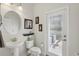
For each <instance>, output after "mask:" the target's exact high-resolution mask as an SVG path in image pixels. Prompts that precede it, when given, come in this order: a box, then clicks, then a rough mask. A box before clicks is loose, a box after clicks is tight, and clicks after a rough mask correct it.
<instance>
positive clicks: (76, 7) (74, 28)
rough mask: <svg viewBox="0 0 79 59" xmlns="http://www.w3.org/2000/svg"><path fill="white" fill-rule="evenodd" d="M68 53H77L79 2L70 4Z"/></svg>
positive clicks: (78, 48)
mask: <svg viewBox="0 0 79 59" xmlns="http://www.w3.org/2000/svg"><path fill="white" fill-rule="evenodd" d="M69 11H70V13H69V14H70V20H69V22H70V23H69V24H70V26H69V28H70V30H69V32H70V34H69V36H70V37H69V47H68V48H69V55H77V53H79V4H71V5H70V10H69Z"/></svg>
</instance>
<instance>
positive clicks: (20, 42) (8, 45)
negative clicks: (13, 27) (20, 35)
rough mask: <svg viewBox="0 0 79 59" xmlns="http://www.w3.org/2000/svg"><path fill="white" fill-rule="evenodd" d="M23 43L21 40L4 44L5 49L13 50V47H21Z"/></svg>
mask: <svg viewBox="0 0 79 59" xmlns="http://www.w3.org/2000/svg"><path fill="white" fill-rule="evenodd" d="M23 43H24V42H23V41H21V40H16V41H12V40H10V41H8V42H6V47H9V48H12V47H13V48H15V47H19V46H21V45H22V44H23Z"/></svg>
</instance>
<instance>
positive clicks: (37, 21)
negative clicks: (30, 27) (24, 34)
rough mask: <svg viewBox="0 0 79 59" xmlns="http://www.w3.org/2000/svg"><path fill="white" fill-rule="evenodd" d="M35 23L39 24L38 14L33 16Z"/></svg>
mask: <svg viewBox="0 0 79 59" xmlns="http://www.w3.org/2000/svg"><path fill="white" fill-rule="evenodd" d="M35 24H39V16H37V17H35Z"/></svg>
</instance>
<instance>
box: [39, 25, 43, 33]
mask: <svg viewBox="0 0 79 59" xmlns="http://www.w3.org/2000/svg"><path fill="white" fill-rule="evenodd" d="M38 27H39V31H41V32H42V29H43V28H42V24H39V26H38Z"/></svg>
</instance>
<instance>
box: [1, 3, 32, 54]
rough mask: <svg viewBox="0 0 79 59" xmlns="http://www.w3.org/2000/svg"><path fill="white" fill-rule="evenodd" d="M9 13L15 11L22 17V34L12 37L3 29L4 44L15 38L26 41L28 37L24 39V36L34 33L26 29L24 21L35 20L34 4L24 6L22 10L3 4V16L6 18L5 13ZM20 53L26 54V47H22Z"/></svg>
mask: <svg viewBox="0 0 79 59" xmlns="http://www.w3.org/2000/svg"><path fill="white" fill-rule="evenodd" d="M8 11H15V12H17V13H18V14H19V15H20V17H21V29H20V32H19V33H18V34H16V35H11V34H9V33H8V32H7V31H6V30H5V28H4V27H3V29H2V30H1V31H2V35H3V39H4V43H5V42H6V41H8V40H10V39H11V38H13V37H17V38H19V39H21V40H24V39H26V37H22V34H23V33H28V32H29V31H32V30H27V29H24V19H25V18H27V19H32V20H33V12H32V4H22V10H19V8H18V7H17V6H14V7H12V6H6V5H3V4H2V5H1V15H2V16H4V15H5V13H6V12H8ZM20 51H22V53H23V54H25V53H26V52H25V46H24V45H23V46H21V47H20ZM23 54H21V55H23Z"/></svg>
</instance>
